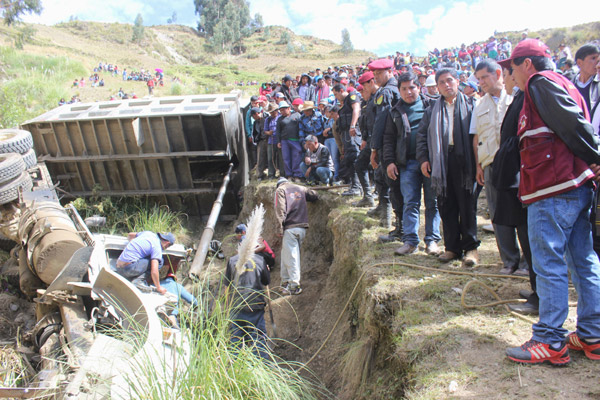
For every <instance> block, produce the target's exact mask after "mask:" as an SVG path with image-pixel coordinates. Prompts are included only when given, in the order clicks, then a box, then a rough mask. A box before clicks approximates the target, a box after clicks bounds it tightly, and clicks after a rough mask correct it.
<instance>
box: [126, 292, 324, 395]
mask: <svg viewBox="0 0 600 400" xmlns="http://www.w3.org/2000/svg"><path fill="white" fill-rule="evenodd" d="M199 291H200V293H198V291H196V295H197V296H196V297H197V298H198V299H199V306H198V307H197V308H195V309H194V310H191V311H188V312H185V311H183V312H182V313H180V317H181V325H182V327H181V333H182V337H183V338H184V341H187V342H188V343H189V345H190V349H189V355H190V357H189V359H188V360H187V362H186V363H185V364H184V365H181V364H179V368H178V369H177V370H176V371H175V377H172V371H169V370H168V368H166V364H162V363H157V362H154V363H151V362H147V361H146V360H145V359H141V360H140V361H138V362H132V365H131V370H132V372H133V373H132V374H131V375H129V376H128V377H127V378H126V380H127V381H128V386H129V390H130V396H131V397H132V398H143V399H157V400H158V399H173V398H176V399H232V400H233V399H239V400H254V399H255V400H259V399H260V400H271V399H272V400H304V399H305V400H312V399H317V398H327V397H328V395H327V393H326V391H325V390H324V389H323V388H321V387H319V386H317V385H315V384H313V383H311V382H310V381H308V380H306V379H304V378H302V377H301V376H300V374H299V373H298V372H297V370H298V369H300V368H303V366H302V365H300V364H295V363H294V364H292V363H287V362H285V361H283V360H281V359H278V358H277V357H276V356H275V355H274V354H273V353H271V352H270V351H269V350H268V349H267V358H268V360H263V359H261V358H260V357H259V356H258V355H257V351H256V347H255V346H254V345H252V344H248V343H247V344H246V346H245V347H242V348H237V347H235V346H234V345H233V344H232V343H231V338H230V327H231V325H232V318H231V315H232V312H233V311H234V310H233V309H232V307H231V306H230V305H229V302H228V301H227V300H226V298H225V297H218V298H214V297H213V295H212V294H211V292H210V290H209V289H208V287H207V286H205V285H204V284H202V285H201V289H199ZM209 299H210V300H209ZM136 342H141V341H136ZM181 354H182V353H179V355H181ZM149 358H150V357H149V355H148V359H149ZM184 358H185V357H184ZM182 362H183V361H182ZM165 377H167V378H165ZM168 377H171V379H169V378H168Z"/></svg>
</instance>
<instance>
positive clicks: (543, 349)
mask: <svg viewBox="0 0 600 400" xmlns="http://www.w3.org/2000/svg"><path fill="white" fill-rule="evenodd" d="M506 355H507V356H508V358H510V359H511V360H513V361H516V362H520V363H528V364H541V363H544V362H549V363H550V364H552V365H567V364H568V363H569V361H571V356H569V349H568V348H567V346H566V345H565V344H563V345H562V347H561V348H560V349H558V350H554V349H553V348H552V347H550V345H549V344H546V343H542V342H538V341H536V340H533V339H531V340H529V341H527V342H525V343H523V345H521V346H520V347H511V348H509V349H506Z"/></svg>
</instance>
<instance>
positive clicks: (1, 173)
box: [0, 153, 25, 185]
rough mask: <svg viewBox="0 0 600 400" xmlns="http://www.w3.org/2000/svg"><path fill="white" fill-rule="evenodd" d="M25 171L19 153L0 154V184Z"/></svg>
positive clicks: (23, 162) (23, 161)
mask: <svg viewBox="0 0 600 400" xmlns="http://www.w3.org/2000/svg"><path fill="white" fill-rule="evenodd" d="M23 171H25V160H24V159H23V157H22V156H21V155H20V154H16V153H6V154H0V185H2V184H4V183H6V182H9V181H12V180H13V179H15V178H17V177H19V176H20V175H21V174H22V173H23Z"/></svg>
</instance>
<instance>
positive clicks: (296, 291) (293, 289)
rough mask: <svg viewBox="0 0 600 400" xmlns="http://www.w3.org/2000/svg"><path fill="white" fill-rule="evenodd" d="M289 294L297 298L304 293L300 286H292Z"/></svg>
mask: <svg viewBox="0 0 600 400" xmlns="http://www.w3.org/2000/svg"><path fill="white" fill-rule="evenodd" d="M289 292H290V294H291V295H292V296H295V295H298V294H300V293H302V288H301V287H300V285H295V286H291V285H290V287H289Z"/></svg>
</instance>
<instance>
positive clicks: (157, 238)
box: [113, 231, 175, 294]
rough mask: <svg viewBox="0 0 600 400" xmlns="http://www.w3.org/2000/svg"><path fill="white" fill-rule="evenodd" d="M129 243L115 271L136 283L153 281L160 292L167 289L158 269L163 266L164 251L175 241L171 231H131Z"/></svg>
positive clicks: (162, 292) (163, 292)
mask: <svg viewBox="0 0 600 400" xmlns="http://www.w3.org/2000/svg"><path fill="white" fill-rule="evenodd" d="M128 239H129V243H128V244H127V246H125V249H123V252H122V253H121V255H120V256H119V259H118V260H117V265H116V266H115V268H113V269H114V271H115V272H117V273H118V274H119V275H121V276H123V277H124V278H127V279H129V280H131V281H133V282H134V283H140V284H146V282H148V281H151V282H152V283H153V284H154V286H155V287H156V290H157V291H158V292H159V293H160V294H165V293H166V292H167V289H165V288H163V287H162V286H161V285H160V278H159V274H158V270H159V269H160V268H162V266H163V262H164V261H163V257H162V251H163V250H166V249H167V248H168V247H170V246H172V245H173V244H174V243H175V236H174V235H173V234H172V233H171V232H165V233H154V232H150V231H144V232H130V233H129V234H128Z"/></svg>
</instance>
